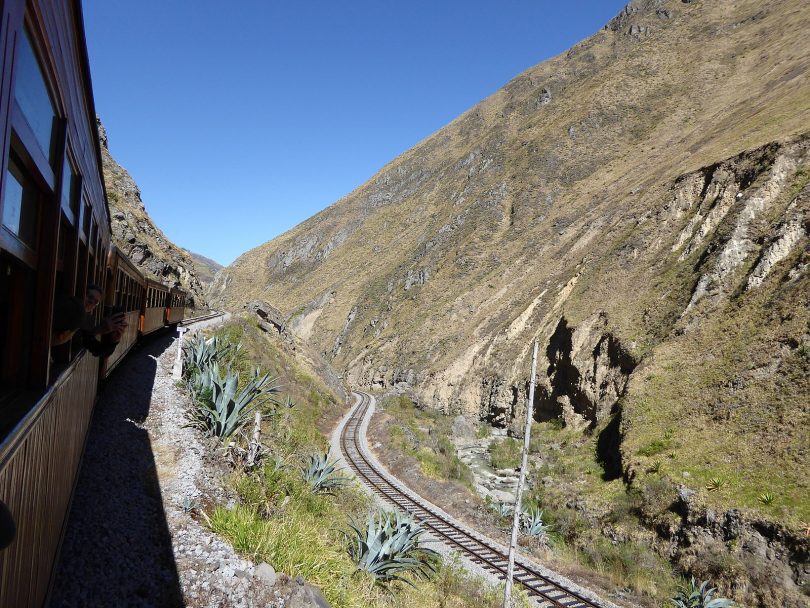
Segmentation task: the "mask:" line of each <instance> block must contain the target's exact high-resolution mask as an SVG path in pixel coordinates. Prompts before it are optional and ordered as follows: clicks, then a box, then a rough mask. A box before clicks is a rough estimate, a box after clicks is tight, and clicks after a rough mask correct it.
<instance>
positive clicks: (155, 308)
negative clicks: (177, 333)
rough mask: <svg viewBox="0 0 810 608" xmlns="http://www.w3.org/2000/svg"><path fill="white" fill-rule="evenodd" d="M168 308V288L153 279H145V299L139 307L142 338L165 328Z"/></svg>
mask: <svg viewBox="0 0 810 608" xmlns="http://www.w3.org/2000/svg"><path fill="white" fill-rule="evenodd" d="M168 306H169V288H168V287H166V285H164V284H163V283H160V282H159V281H155V280H154V279H146V297H145V298H144V300H143V305H142V307H141V321H140V333H141V335H142V336H145V335H147V334H151V333H152V332H153V331H157V330H158V329H162V328H163V327H165V326H166V309H167V308H168Z"/></svg>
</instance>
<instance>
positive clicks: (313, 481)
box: [302, 452, 349, 494]
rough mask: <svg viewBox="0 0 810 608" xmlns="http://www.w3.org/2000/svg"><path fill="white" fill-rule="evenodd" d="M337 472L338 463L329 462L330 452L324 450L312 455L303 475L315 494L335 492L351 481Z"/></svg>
mask: <svg viewBox="0 0 810 608" xmlns="http://www.w3.org/2000/svg"><path fill="white" fill-rule="evenodd" d="M337 472H338V468H337V463H336V462H334V461H333V462H329V454H328V453H327V452H324V453H322V454H313V455H312V456H311V457H310V459H309V464H308V465H307V466H306V467H304V469H303V471H302V475H303V478H304V481H306V482H307V483H308V484H309V486H310V488H312V491H313V492H314V493H315V494H333V493H334V492H335V490H337V489H338V488H340V487H341V486H343V485H345V484H346V483H347V482H348V481H349V478H348V477H341V476H339V475H337Z"/></svg>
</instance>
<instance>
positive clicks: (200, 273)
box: [188, 251, 224, 289]
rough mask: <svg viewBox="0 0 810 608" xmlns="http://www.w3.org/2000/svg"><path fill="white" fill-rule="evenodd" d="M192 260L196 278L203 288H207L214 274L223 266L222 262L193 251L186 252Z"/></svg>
mask: <svg viewBox="0 0 810 608" xmlns="http://www.w3.org/2000/svg"><path fill="white" fill-rule="evenodd" d="M188 253H189V255H190V256H191V259H192V261H193V262H194V269H195V270H196V273H197V278H198V279H200V283H201V284H202V286H203V288H206V289H207V288H208V287H209V286H210V285H211V284H212V283H213V281H214V277H215V276H216V274H217V273H218V272H219V271H220V270H222V269H223V268H224V266H223V265H222V264H220V263H219V262H216V261H214V260H212V259H211V258H207V257H205V256H204V255H201V254H199V253H194V252H193V251H189V252H188Z"/></svg>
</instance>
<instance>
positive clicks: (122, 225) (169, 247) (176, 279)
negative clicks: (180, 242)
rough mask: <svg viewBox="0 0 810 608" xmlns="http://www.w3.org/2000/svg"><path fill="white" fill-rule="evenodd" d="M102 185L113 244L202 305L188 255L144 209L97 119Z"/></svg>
mask: <svg viewBox="0 0 810 608" xmlns="http://www.w3.org/2000/svg"><path fill="white" fill-rule="evenodd" d="M98 132H99V137H100V139H101V157H102V164H103V168H104V185H105V187H106V189H107V199H108V201H109V203H110V215H111V218H110V219H111V223H112V236H113V243H114V244H115V246H116V247H118V248H119V249H120V250H121V251H123V252H124V253H125V254H127V255H128V256H129V258H130V259H131V260H132V261H133V262H135V264H136V265H137V266H138V267H139V268H140V269H141V270H142V271H143V272H144V274H146V275H147V276H149V277H152V278H154V279H157V280H159V281H161V282H162V283H165V284H166V285H169V286H171V287H181V288H183V289H185V290H186V291H188V292H189V294H190V296H191V302H190V305H191V306H193V307H195V308H202V307H205V306H206V300H205V296H204V294H203V287H202V285H201V283H200V280H199V278H198V277H197V274H196V269H195V267H194V262H193V260H192V258H191V255H190V254H189V253H188V252H187V251H186V250H185V249H181V248H180V247H178V246H177V245H175V244H174V243H172V242H171V241H170V240H169V239H168V238H166V235H165V234H163V232H162V231H161V230H160V228H158V227H157V226H155V224H154V222H152V219H151V218H150V217H149V214H148V213H147V212H146V208H145V206H144V203H143V200H141V191H140V189H139V188H138V185H137V184H136V183H135V181H134V180H133V179H132V176H130V174H129V173H127V171H126V169H124V168H123V167H122V166H121V165H119V164H118V163H117V162H115V159H114V158H113V157H112V155H111V154H110V149H109V145H108V141H107V131H106V129H105V128H104V125H102V124H101V121H100V120H99V121H98Z"/></svg>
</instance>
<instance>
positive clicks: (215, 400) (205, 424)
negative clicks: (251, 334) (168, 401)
mask: <svg viewBox="0 0 810 608" xmlns="http://www.w3.org/2000/svg"><path fill="white" fill-rule="evenodd" d="M272 383H273V378H272V377H271V376H270V374H264V375H262V374H261V373H260V372H259V370H258V369H256V370H255V371H254V373H253V376H252V377H251V379H250V380H249V381H248V383H247V384H246V385H245V386H244V388H242V390H241V391H239V392H237V389H238V385H239V374H238V373H234V372H231V371H230V370H229V371H228V372H226V374H225V377H224V378H223V377H222V376H220V373H219V367H218V366H217V365H216V364H214V365H213V366H212V367H210V368H208V370H207V371H206V373H205V374H202V375H201V380H200V382H199V383H198V385H197V387H198V390H199V393H197V394H198V395H203V396H204V394H203V391H204V390H206V387H208V386H209V385H210V391H211V396H210V399H206V398H200V399H196V400H195V403H196V405H197V409H196V410H195V411H194V412H193V414H192V425H194V426H197V427H198V428H200V429H201V430H203V431H205V432H207V433H208V434H209V435H212V436H215V437H219V438H220V439H226V438H228V437H230V436H231V435H233V434H234V433H235V432H236V431H237V430H238V429H239V428H241V427H242V425H243V424H244V423H245V422H246V421H247V420H248V418H250V416H251V415H252V414H253V412H254V411H255V410H256V408H258V407H260V406H262V405H264V404H265V403H267V402H269V401H272V399H273V397H272V395H273V394H274V393H277V392H278V391H279V389H278V387H277V386H274V385H273V384H272Z"/></svg>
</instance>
